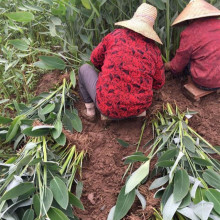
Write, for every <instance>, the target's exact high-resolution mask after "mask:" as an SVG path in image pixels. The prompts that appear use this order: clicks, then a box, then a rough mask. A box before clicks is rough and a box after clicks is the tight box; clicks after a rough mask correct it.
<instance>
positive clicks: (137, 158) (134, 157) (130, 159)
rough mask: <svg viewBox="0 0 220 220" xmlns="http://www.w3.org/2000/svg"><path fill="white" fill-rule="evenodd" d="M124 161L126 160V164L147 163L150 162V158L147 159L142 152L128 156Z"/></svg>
mask: <svg viewBox="0 0 220 220" xmlns="http://www.w3.org/2000/svg"><path fill="white" fill-rule="evenodd" d="M124 159H125V162H124V163H125V164H129V163H134V162H137V161H140V162H145V161H147V160H149V158H148V157H146V156H145V155H144V154H143V153H142V152H135V153H134V154H132V155H130V156H127V157H125V158H124Z"/></svg>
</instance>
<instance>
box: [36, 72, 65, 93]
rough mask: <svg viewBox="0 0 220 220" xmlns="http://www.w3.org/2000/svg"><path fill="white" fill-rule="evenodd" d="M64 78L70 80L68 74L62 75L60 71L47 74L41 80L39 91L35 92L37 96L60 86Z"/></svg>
mask: <svg viewBox="0 0 220 220" xmlns="http://www.w3.org/2000/svg"><path fill="white" fill-rule="evenodd" d="M64 78H66V79H69V75H68V74H63V75H61V73H60V71H59V70H55V71H53V72H51V73H48V74H45V75H44V76H43V77H42V79H41V80H40V82H39V84H38V86H37V89H36V91H35V94H36V95H39V94H41V93H42V92H49V91H50V89H52V88H54V87H56V86H59V85H60V84H61V83H62V81H63V79H64Z"/></svg>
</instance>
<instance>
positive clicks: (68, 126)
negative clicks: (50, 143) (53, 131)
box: [62, 114, 73, 132]
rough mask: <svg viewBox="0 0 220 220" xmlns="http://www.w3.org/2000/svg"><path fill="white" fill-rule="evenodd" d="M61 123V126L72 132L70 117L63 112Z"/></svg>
mask: <svg viewBox="0 0 220 220" xmlns="http://www.w3.org/2000/svg"><path fill="white" fill-rule="evenodd" d="M62 123H63V127H64V128H65V129H66V130H68V131H70V132H73V126H72V123H71V121H70V118H69V116H68V115H67V114H64V116H63V118H62Z"/></svg>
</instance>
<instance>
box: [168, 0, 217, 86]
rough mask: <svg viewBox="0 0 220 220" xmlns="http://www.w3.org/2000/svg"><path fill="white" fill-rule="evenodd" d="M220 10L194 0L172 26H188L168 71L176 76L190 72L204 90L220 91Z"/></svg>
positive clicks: (204, 2) (199, 0)
mask: <svg viewBox="0 0 220 220" xmlns="http://www.w3.org/2000/svg"><path fill="white" fill-rule="evenodd" d="M218 16H220V10H218V9H217V8H215V7H214V6H212V5H211V4H209V3H207V2H206V1H204V0H191V1H190V3H189V4H188V5H187V6H186V8H185V9H184V10H183V11H182V13H181V14H180V15H179V16H178V17H177V18H176V20H175V21H174V23H173V24H172V25H176V24H183V23H188V25H187V27H186V28H185V30H184V31H183V32H182V33H181V39H180V46H179V49H178V50H177V51H176V55H175V57H174V58H173V59H172V61H171V62H168V63H166V64H165V69H166V70H168V71H169V70H171V71H172V72H173V73H174V74H178V73H181V72H183V70H184V68H185V67H187V66H188V67H189V68H190V74H191V76H192V80H193V82H194V83H195V85H196V86H197V87H199V88H201V89H204V90H217V89H219V88H220V20H219V19H218Z"/></svg>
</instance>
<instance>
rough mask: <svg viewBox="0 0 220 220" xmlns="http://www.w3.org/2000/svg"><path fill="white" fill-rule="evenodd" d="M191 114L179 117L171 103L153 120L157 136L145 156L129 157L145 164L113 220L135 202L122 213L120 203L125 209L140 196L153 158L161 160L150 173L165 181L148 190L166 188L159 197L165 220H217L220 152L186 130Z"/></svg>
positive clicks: (219, 212) (126, 190) (127, 188)
mask: <svg viewBox="0 0 220 220" xmlns="http://www.w3.org/2000/svg"><path fill="white" fill-rule="evenodd" d="M193 114H195V112H190V111H187V112H185V113H181V112H180V111H179V109H178V107H177V106H176V110H175V111H174V110H173V109H172V107H171V105H170V104H167V106H166V108H164V112H163V113H162V114H161V113H160V112H158V113H157V115H156V116H157V118H156V119H155V120H154V121H153V125H154V129H155V131H156V137H155V139H154V141H153V144H151V145H150V146H149V148H148V149H147V152H148V153H147V156H146V155H145V154H143V153H141V152H136V153H134V154H133V155H131V156H128V157H126V158H125V159H126V160H125V162H126V163H134V162H137V161H139V162H142V165H141V166H140V167H139V168H138V169H137V170H136V171H135V172H133V173H132V174H131V176H129V177H128V180H127V182H126V184H125V186H124V187H123V189H122V190H121V192H120V194H119V197H118V200H117V203H116V207H115V212H113V211H112V212H111V216H112V217H111V218H109V220H110V219H114V220H116V219H121V218H122V217H123V216H124V215H125V214H126V213H127V212H128V210H129V209H130V207H131V205H132V203H133V200H131V199H129V201H130V203H129V206H128V207H127V209H126V210H124V212H122V209H120V208H119V204H123V203H124V204H125V203H126V202H127V200H128V198H129V197H130V196H132V195H133V197H134V196H135V192H136V194H137V191H136V190H137V188H138V186H139V185H140V184H141V183H143V181H144V180H146V178H147V176H148V175H149V171H150V170H149V167H150V162H151V160H152V158H154V157H155V156H157V157H158V159H157V163H156V165H155V169H154V170H153V171H152V174H153V173H154V175H155V174H158V175H162V176H161V177H159V178H157V179H155V180H154V182H153V183H152V184H151V186H150V188H149V189H150V190H152V189H156V188H159V187H162V188H161V189H159V190H158V191H157V192H156V194H155V197H156V198H161V207H160V210H161V212H162V216H163V219H164V220H171V219H172V218H173V217H174V215H175V213H176V214H177V215H179V216H182V215H183V216H185V217H187V218H189V219H192V220H194V219H208V218H210V219H216V218H219V216H220V209H219V207H220V206H219V198H220V197H219V196H220V194H219V191H218V190H219V189H220V185H219V183H220V174H219V171H220V162H219V161H218V160H216V159H214V158H213V157H212V156H211V154H213V153H215V154H218V155H220V152H219V149H218V148H216V147H213V146H212V145H211V144H209V143H208V142H207V141H206V140H205V139H203V138H202V137H201V136H200V135H199V134H197V133H196V132H195V131H194V130H193V129H192V128H191V127H190V126H188V118H190V117H191V116H192V115H193ZM146 146H148V144H146ZM164 185H165V187H164ZM121 194H122V195H123V196H122V195H121ZM120 195H121V196H120ZM142 200H143V199H142ZM119 201H120V202H119ZM142 203H143V202H142ZM118 216H119V217H118Z"/></svg>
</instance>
